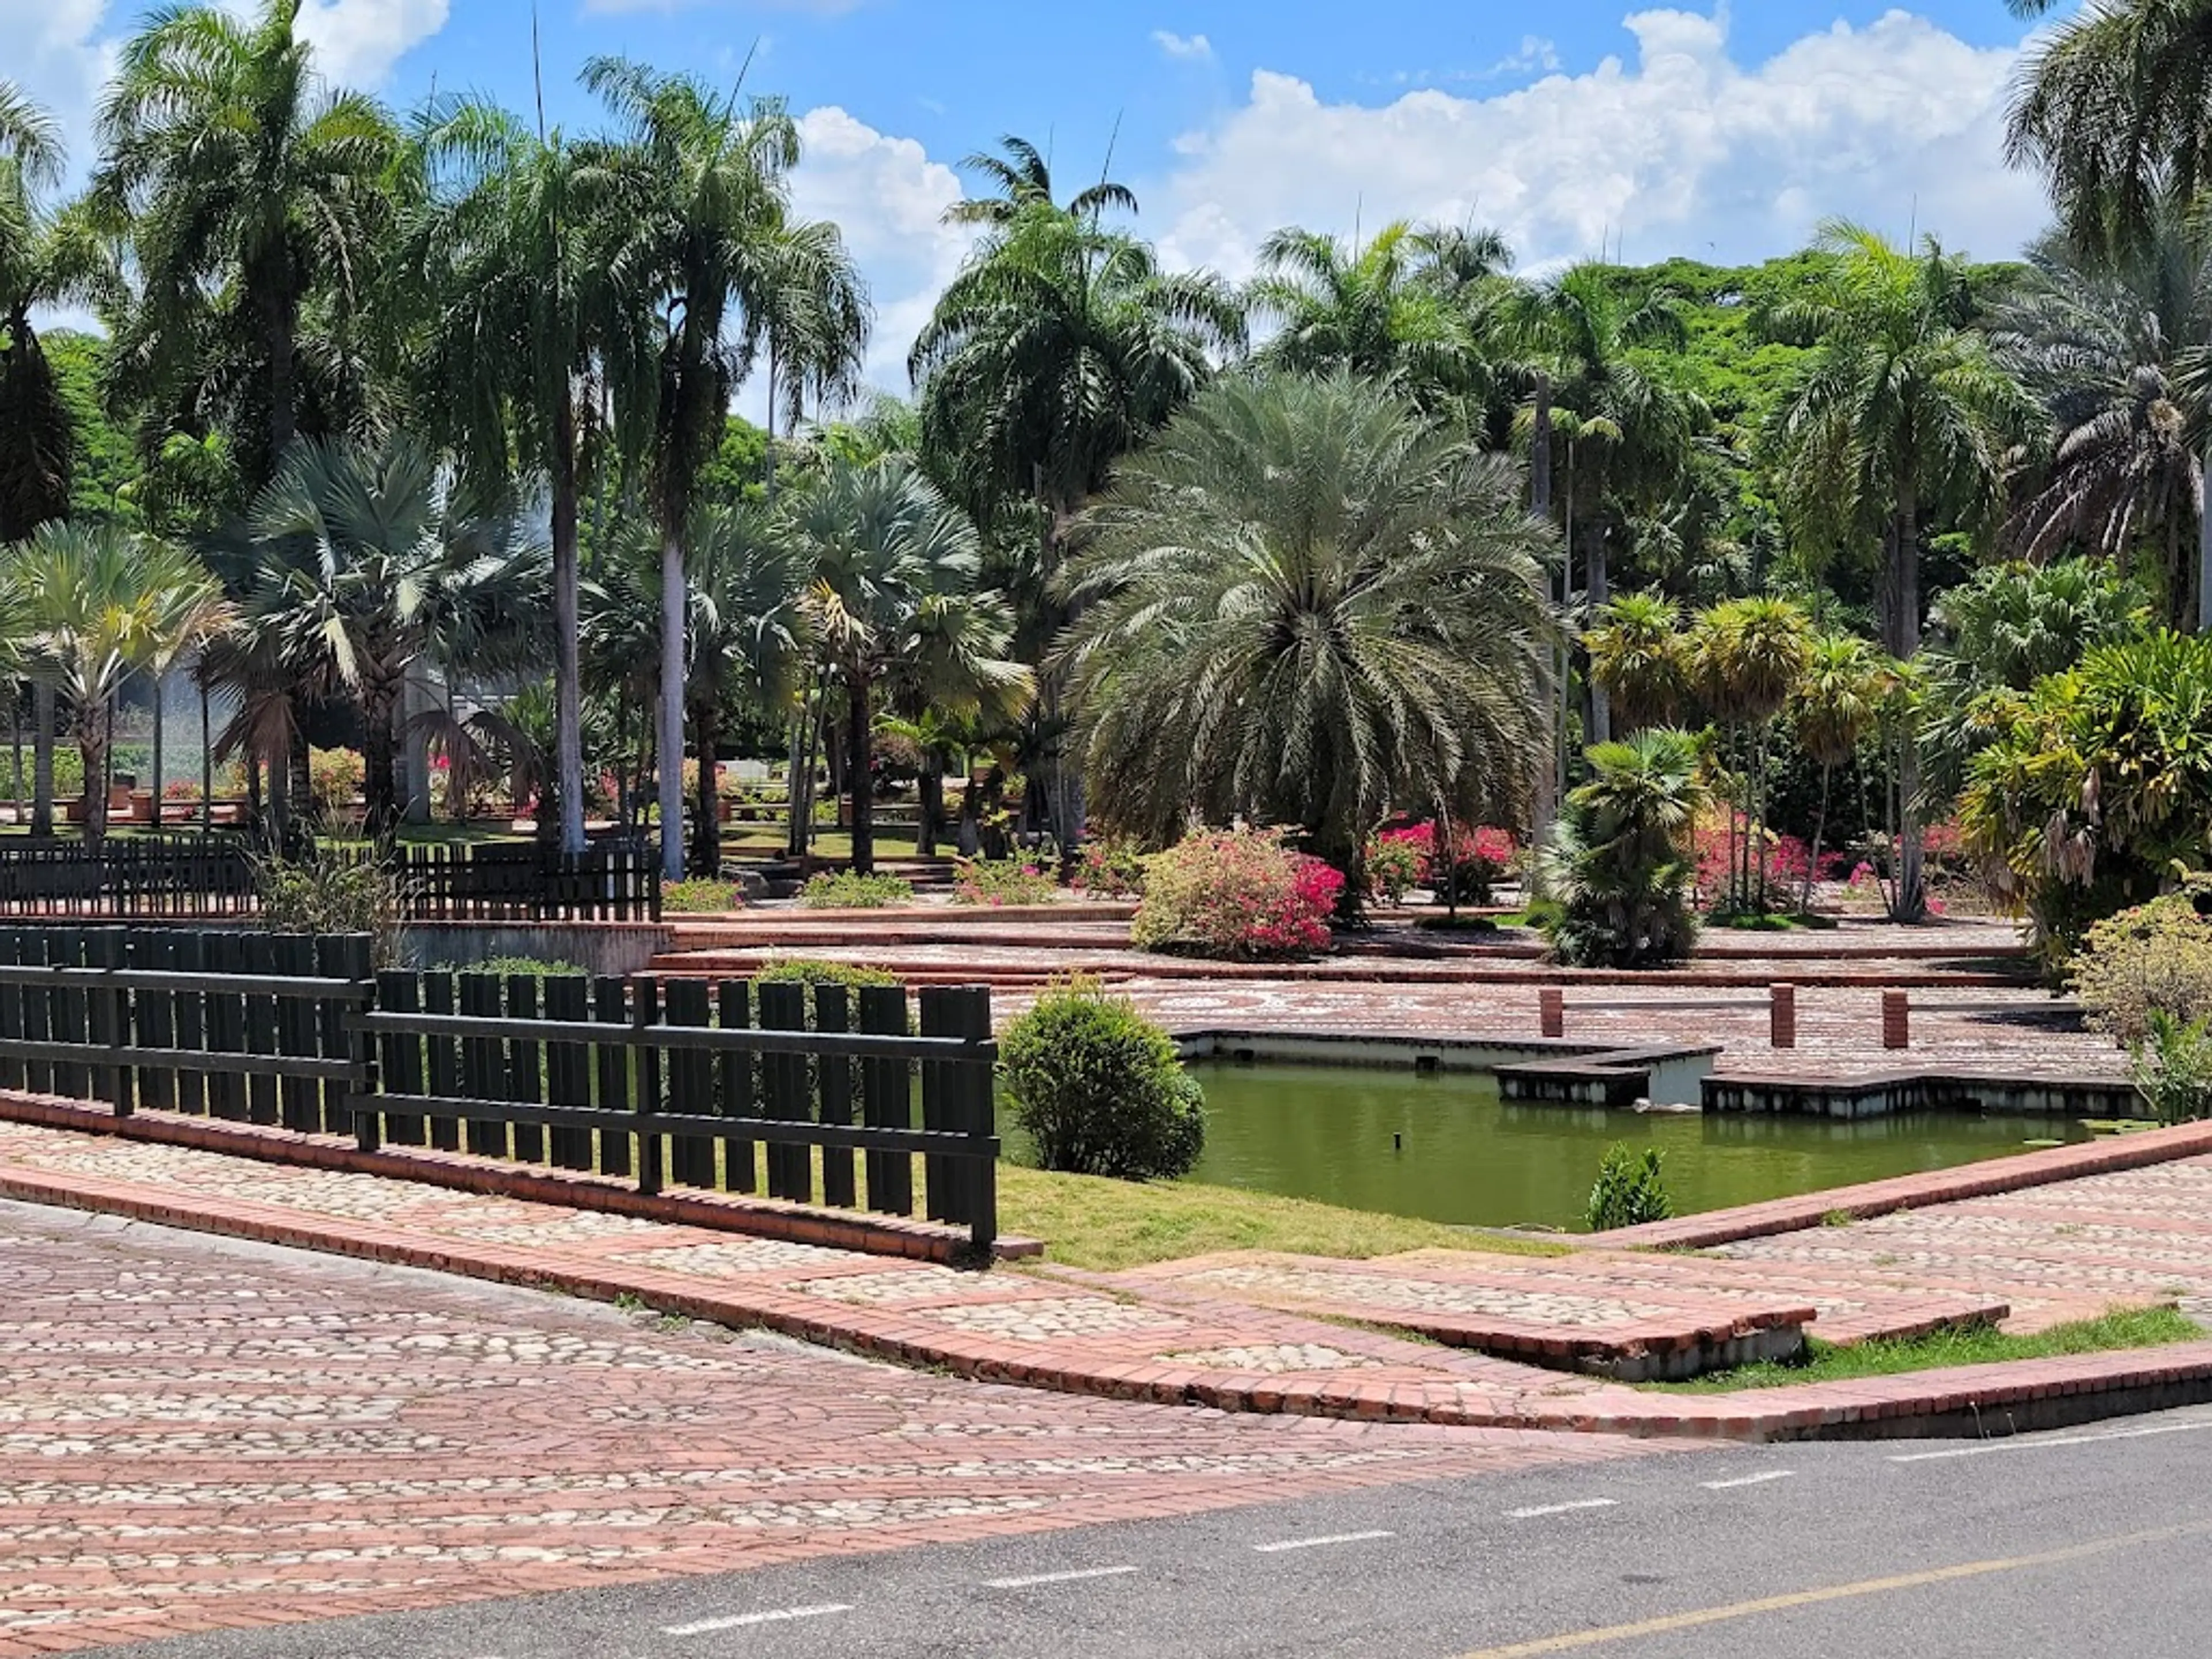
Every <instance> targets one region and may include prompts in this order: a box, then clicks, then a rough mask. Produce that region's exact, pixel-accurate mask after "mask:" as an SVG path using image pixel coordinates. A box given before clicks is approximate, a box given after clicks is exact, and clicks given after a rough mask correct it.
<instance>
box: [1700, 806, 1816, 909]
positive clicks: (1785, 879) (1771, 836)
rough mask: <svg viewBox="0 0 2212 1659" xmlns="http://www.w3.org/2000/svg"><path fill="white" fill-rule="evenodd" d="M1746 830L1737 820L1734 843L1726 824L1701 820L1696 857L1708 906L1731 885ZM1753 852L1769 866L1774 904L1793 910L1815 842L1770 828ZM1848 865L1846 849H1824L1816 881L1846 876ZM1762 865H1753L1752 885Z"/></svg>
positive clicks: (1768, 882) (1768, 879)
mask: <svg viewBox="0 0 2212 1659" xmlns="http://www.w3.org/2000/svg"><path fill="white" fill-rule="evenodd" d="M1743 835H1744V830H1743V829H1742V828H1741V824H1739V827H1738V829H1737V830H1736V840H1735V845H1734V847H1733V848H1731V847H1730V845H1729V832H1728V829H1727V826H1726V824H1725V823H1720V822H1716V821H1713V820H1704V821H1701V822H1700V823H1699V825H1698V829H1697V835H1696V836H1695V842H1694V844H1695V849H1696V854H1697V862H1698V898H1699V903H1700V904H1701V905H1702V906H1703V907H1704V908H1706V909H1711V908H1713V906H1715V905H1716V904H1719V903H1722V902H1724V901H1725V900H1726V898H1727V896H1728V894H1729V860H1731V859H1735V860H1739V861H1740V860H1741V859H1742V858H1743V856H1744V853H1743V839H1742V837H1743ZM1753 858H1754V859H1757V860H1759V863H1763V864H1764V865H1765V875H1766V895H1767V898H1768V900H1769V901H1770V902H1771V904H1773V905H1774V906H1775V907H1776V908H1792V909H1794V908H1796V904H1797V901H1798V898H1799V896H1801V895H1802V894H1803V892H1804V890H1805V878H1806V873H1807V872H1808V869H1809V868H1810V867H1811V866H1812V863H1813V848H1812V847H1811V845H1810V844H1809V843H1808V842H1806V841H1804V840H1803V839H1802V838H1801V837H1799V836H1783V835H1777V834H1775V833H1774V832H1772V831H1771V830H1770V831H1768V832H1767V835H1766V836H1765V842H1764V844H1763V845H1762V846H1760V847H1757V848H1753ZM1757 868H1758V866H1756V865H1754V866H1753V877H1754V884H1755V881H1756V875H1757ZM1849 869H1850V855H1849V854H1844V853H1840V852H1836V851H1833V850H1830V849H1826V848H1824V849H1823V850H1822V851H1821V854H1820V868H1819V870H1818V871H1816V872H1813V880H1814V883H1816V884H1817V883H1820V882H1823V881H1834V880H1837V879H1838V878H1842V877H1843V876H1844V873H1845V872H1846V871H1848V870H1849Z"/></svg>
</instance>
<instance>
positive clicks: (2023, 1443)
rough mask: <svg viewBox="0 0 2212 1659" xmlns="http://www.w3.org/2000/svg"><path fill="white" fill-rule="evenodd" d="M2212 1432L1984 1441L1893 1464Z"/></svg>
mask: <svg viewBox="0 0 2212 1659" xmlns="http://www.w3.org/2000/svg"><path fill="white" fill-rule="evenodd" d="M2207 1429H2212V1419H2207V1420H2205V1421H2203V1422H2198V1423H2160V1424H2155V1425H2152V1426H2151V1427H2149V1428H2145V1429H2115V1430H2113V1431H2112V1432H2111V1433H2109V1434H2057V1435H2038V1436H2034V1437H2023V1438H2021V1439H2017V1440H1985V1441H1984V1442H1982V1443H1980V1444H1978V1445H1973V1446H1952V1447H1948V1448H1947V1449H1944V1450H1942V1451H1929V1452H1905V1453H1903V1454H1901V1455H1896V1456H1893V1457H1892V1458H1891V1459H1890V1460H1889V1461H1890V1462H1893V1463H1938V1462H1943V1461H1944V1460H1945V1459H1947V1458H1953V1457H1983V1456H1986V1455H1988V1454H1990V1452H2027V1451H2045V1450H2048V1449H2050V1448H2051V1447H2053V1446H2096V1445H2101V1444H2102V1443H2104V1442H2106V1441H2107V1440H2148V1438H2150V1437H2151V1436H2153V1435H2154V1434H2201V1433H2203V1431H2205V1430H2207Z"/></svg>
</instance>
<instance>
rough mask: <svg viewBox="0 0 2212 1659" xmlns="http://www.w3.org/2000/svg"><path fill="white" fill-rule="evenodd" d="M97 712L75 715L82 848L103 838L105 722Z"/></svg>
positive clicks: (105, 799)
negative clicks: (81, 773)
mask: <svg viewBox="0 0 2212 1659" xmlns="http://www.w3.org/2000/svg"><path fill="white" fill-rule="evenodd" d="M103 712H104V711H102V710H101V709H99V708H79V709H78V710H77V712H76V752H77V755H78V757H79V758H80V759H81V760H82V762H83V763H84V844H85V845H86V846H87V847H97V846H99V845H100V842H103V841H105V840H106V838H107V791H106V789H104V788H102V787H100V785H101V782H102V781H103V780H104V779H105V778H106V775H107V732H106V721H105V720H104V719H103V718H102V715H103Z"/></svg>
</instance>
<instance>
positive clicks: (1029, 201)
mask: <svg viewBox="0 0 2212 1659" xmlns="http://www.w3.org/2000/svg"><path fill="white" fill-rule="evenodd" d="M999 148H1000V149H1001V150H1003V151H1004V152H1005V154H1004V155H989V154H987V153H984V152H981V151H979V152H977V153H976V154H975V155H969V156H967V157H965V158H964V159H963V161H961V163H960V166H961V167H962V169H963V171H965V172H968V173H981V174H982V175H983V176H984V177H985V178H986V179H989V180H990V181H991V182H992V183H993V184H994V185H997V186H998V187H999V193H998V194H997V195H996V196H970V197H963V198H962V199H961V200H959V201H957V202H955V203H954V204H952V205H951V207H949V208H947V209H945V222H946V223H947V224H954V225H994V226H996V225H1006V224H1011V223H1012V222H1013V221H1014V220H1016V219H1017V218H1018V217H1020V216H1021V215H1022V213H1023V212H1024V210H1026V209H1029V208H1032V207H1039V206H1042V207H1046V208H1051V209H1054V210H1056V211H1058V212H1060V213H1063V214H1065V215H1066V216H1068V217H1069V218H1071V219H1083V220H1090V221H1096V220H1097V218H1098V216H1100V215H1101V214H1103V213H1105V212H1108V211H1109V210H1115V211H1119V212H1122V213H1134V212H1135V211H1136V210H1137V198H1136V196H1135V195H1134V194H1133V192H1132V191H1130V189H1129V187H1128V186H1127V185H1117V184H1115V182H1114V181H1113V180H1112V179H1100V180H1099V181H1098V182H1097V184H1095V185H1091V187H1090V188H1089V189H1088V190H1085V191H1078V192H1077V193H1076V194H1075V195H1074V196H1073V197H1070V198H1069V200H1068V202H1067V204H1066V206H1064V207H1063V206H1060V204H1058V203H1056V202H1055V201H1054V199H1053V193H1052V164H1051V163H1050V162H1049V161H1047V160H1046V159H1045V157H1044V155H1043V153H1042V151H1041V150H1039V149H1037V147H1036V145H1035V144H1032V143H1030V142H1029V140H1028V139H1026V138H1017V137H1014V136H1013V135H1012V133H1008V134H1007V135H1006V137H1003V138H1001V139H1000V140H999Z"/></svg>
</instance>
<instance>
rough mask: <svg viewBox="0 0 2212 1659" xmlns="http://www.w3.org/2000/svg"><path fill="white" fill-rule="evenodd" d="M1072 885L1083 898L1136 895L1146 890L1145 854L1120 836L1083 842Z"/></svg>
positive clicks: (1131, 896) (1134, 844)
mask: <svg viewBox="0 0 2212 1659" xmlns="http://www.w3.org/2000/svg"><path fill="white" fill-rule="evenodd" d="M1075 885H1076V886H1077V888H1078V889H1079V890H1081V892H1082V893H1083V895H1084V896H1085V897H1086V898H1137V897H1140V896H1143V893H1144V890H1145V854H1144V853H1143V851H1142V850H1141V849H1140V848H1139V847H1138V846H1137V844H1136V843H1135V842H1133V841H1129V840H1127V839H1126V838H1124V837H1122V836H1103V837H1101V838H1100V839H1098V840H1097V841H1091V842H1085V843H1084V848H1083V864H1082V867H1081V868H1080V869H1079V870H1078V871H1077V872H1075Z"/></svg>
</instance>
